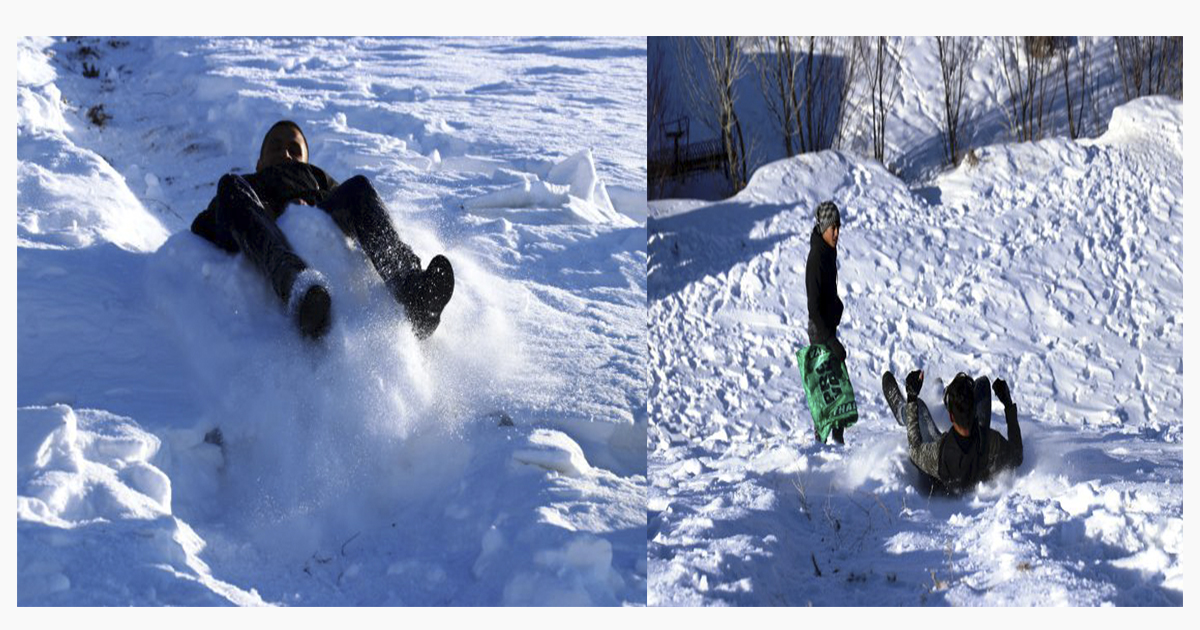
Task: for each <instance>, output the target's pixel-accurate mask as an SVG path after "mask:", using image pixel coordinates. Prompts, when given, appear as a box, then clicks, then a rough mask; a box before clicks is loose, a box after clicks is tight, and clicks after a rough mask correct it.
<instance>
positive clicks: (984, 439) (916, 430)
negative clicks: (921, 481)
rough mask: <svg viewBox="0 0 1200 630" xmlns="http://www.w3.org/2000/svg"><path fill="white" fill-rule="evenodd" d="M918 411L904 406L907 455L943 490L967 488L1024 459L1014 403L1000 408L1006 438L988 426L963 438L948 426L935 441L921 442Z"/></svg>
mask: <svg viewBox="0 0 1200 630" xmlns="http://www.w3.org/2000/svg"><path fill="white" fill-rule="evenodd" d="M919 413H920V410H919V405H916V404H912V403H910V404H907V405H905V406H904V423H905V426H906V427H907V429H908V454H909V458H911V459H912V462H913V464H915V465H916V467H917V468H919V469H920V470H921V472H924V473H925V474H927V475H929V476H930V477H932V478H933V479H934V480H935V481H936V482H937V483H938V484H939V485H940V486H941V487H942V488H943V489H944V490H947V491H949V492H953V493H958V492H963V491H967V490H970V489H971V488H973V487H975V485H976V484H978V483H979V482H981V481H986V480H987V479H989V478H990V477H991V476H992V475H995V474H996V473H998V472H1000V471H1002V470H1005V469H1007V468H1016V467H1017V466H1020V465H1021V462H1022V461H1023V460H1024V457H1025V455H1024V446H1023V445H1022V443H1021V426H1020V425H1019V424H1018V423H1017V406H1016V404H1012V405H1009V406H1007V407H1005V408H1004V419H1005V422H1006V423H1007V424H1008V439H1005V438H1004V436H1003V435H1000V432H999V431H997V430H995V429H988V430H987V432H986V433H985V434H981V432H980V431H973V432H972V433H971V436H970V437H967V438H964V437H962V436H960V435H958V433H956V432H955V431H954V429H953V428H951V429H950V430H949V431H946V432H945V433H943V434H942V435H941V437H940V438H938V439H937V441H935V442H922V441H921V429H920V427H919V425H918V422H919V418H918V414H919ZM926 413H928V411H926Z"/></svg>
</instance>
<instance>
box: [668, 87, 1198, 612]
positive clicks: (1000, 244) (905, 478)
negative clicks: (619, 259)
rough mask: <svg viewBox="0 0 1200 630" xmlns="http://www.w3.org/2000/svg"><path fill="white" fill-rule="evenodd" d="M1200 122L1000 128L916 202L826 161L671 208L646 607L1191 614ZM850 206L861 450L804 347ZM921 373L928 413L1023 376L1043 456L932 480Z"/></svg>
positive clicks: (1167, 119)
mask: <svg viewBox="0 0 1200 630" xmlns="http://www.w3.org/2000/svg"><path fill="white" fill-rule="evenodd" d="M1182 117H1183V106H1182V104H1181V103H1180V102H1178V101H1176V100H1173V99H1170V98H1166V97H1153V98H1145V99H1140V100H1137V101H1133V102H1131V103H1128V104H1126V105H1123V106H1121V107H1119V108H1117V109H1116V110H1115V111H1114V112H1113V114H1112V119H1111V122H1110V124H1109V125H1108V127H1107V132H1106V133H1105V134H1104V135H1103V136H1101V137H1099V138H1098V139H1096V140H1085V141H1079V142H1072V141H1068V140H1063V139H1047V140H1043V141H1039V142H1034V143H1024V144H995V145H990V146H987V147H985V148H982V149H980V150H979V151H978V154H979V158H980V162H979V164H978V165H976V166H969V165H967V164H964V165H963V166H961V167H959V168H958V169H956V170H953V171H951V172H948V173H945V174H943V175H941V176H939V177H938V178H936V179H935V180H933V181H932V183H931V184H927V185H926V186H925V187H924V188H922V189H920V190H918V191H913V190H910V189H909V188H908V187H906V185H905V184H904V182H902V181H901V180H900V179H898V178H897V177H895V176H893V175H892V174H890V173H889V172H888V171H887V170H885V169H884V168H882V167H881V166H880V165H879V164H878V163H876V162H873V161H870V160H866V159H863V158H859V157H855V156H852V155H850V154H847V153H840V152H822V153H816V154H809V155H804V156H800V157H796V158H793V159H790V160H782V161H777V162H773V163H771V164H768V165H766V166H765V167H763V168H761V169H759V170H758V171H757V172H756V173H755V174H754V176H753V178H752V181H751V182H750V184H749V186H748V187H747V188H746V189H745V190H744V191H742V192H741V193H740V194H738V195H736V196H735V197H733V198H730V199H728V200H725V201H719V202H699V201H688V200H672V201H664V202H653V203H652V204H651V217H652V218H651V219H650V220H649V224H648V231H649V271H648V280H649V299H650V331H651V332H650V368H649V372H650V392H649V406H650V416H651V424H650V430H649V449H650V453H649V454H648V460H649V470H650V473H649V475H650V490H649V528H650V530H649V533H648V536H649V540H650V543H649V545H650V550H649V554H650V583H649V595H648V598H649V604H650V605H783V604H790V605H803V604H809V603H811V604H816V605H872V606H874V605H921V604H926V605H930V604H951V605H995V604H1005V605H1014V604H1015V605H1059V604H1075V605H1101V604H1118V605H1125V604H1138V605H1142V604H1150V605H1180V604H1182V602H1183V590H1184V572H1183V271H1182V261H1183V119H1182ZM826 199H832V200H834V201H835V202H837V203H838V205H839V206H840V207H841V208H842V213H843V214H842V221H843V223H842V230H841V240H840V243H839V246H838V267H839V271H838V273H839V292H840V295H841V297H842V299H843V301H844V302H845V306H846V310H845V314H844V316H843V319H842V324H841V326H840V328H839V336H840V337H841V339H842V341H843V342H844V344H845V346H846V349H847V351H848V354H849V358H848V366H849V368H850V375H851V380H852V381H853V383H854V387H855V391H856V395H857V399H858V405H859V421H858V424H857V425H856V426H854V427H852V428H850V429H848V430H847V432H846V440H847V444H846V446H845V447H837V446H825V445H820V444H818V443H816V441H815V438H814V437H813V433H812V427H811V416H810V413H809V411H808V406H807V403H806V400H805V397H804V393H803V386H802V383H801V379H800V374H799V370H798V369H797V366H796V360H795V353H796V351H797V350H798V349H800V348H801V347H803V346H804V345H806V344H807V338H806V337H807V333H806V322H807V317H808V314H807V305H806V302H805V286H804V271H805V263H806V259H807V255H808V251H809V237H810V234H811V232H812V229H813V223H814V221H813V210H814V208H815V207H816V205H817V203H819V202H820V201H823V200H826ZM915 368H921V369H924V370H925V372H926V386H925V392H924V396H923V397H924V398H925V399H926V401H928V402H930V403H931V404H932V403H935V401H940V400H941V397H940V393H939V389H940V387H941V383H944V382H947V381H948V380H949V379H950V378H952V377H953V376H954V374H955V373H956V372H958V371H960V370H962V371H966V372H968V373H971V374H975V375H981V374H985V375H988V376H989V377H991V378H1004V379H1006V380H1007V381H1008V382H1009V384H1010V386H1011V389H1012V392H1013V399H1014V400H1015V402H1016V404H1017V406H1018V408H1019V415H1020V422H1021V427H1022V434H1023V437H1024V444H1025V461H1024V464H1023V465H1022V466H1021V467H1020V468H1019V469H1017V470H1016V471H1013V472H1007V473H1004V474H1002V475H1000V476H999V477H998V478H997V479H994V480H992V481H990V482H988V483H986V484H984V485H983V486H981V487H980V488H978V489H977V490H976V491H975V492H973V493H970V494H969V495H966V496H964V497H961V498H949V497H940V496H932V497H931V496H928V495H927V494H925V493H923V492H921V491H920V490H919V489H918V485H919V484H918V483H917V475H916V472H915V468H913V466H912V465H911V463H910V462H909V461H908V457H907V444H906V438H905V434H904V431H903V429H902V428H901V427H900V426H899V425H898V424H897V423H896V421H895V420H894V419H893V417H892V414H891V412H890V411H889V410H888V409H887V406H886V403H885V402H884V399H883V395H882V392H881V386H880V382H881V376H882V374H883V372H884V371H885V370H892V371H893V372H895V373H896V374H897V375H898V377H899V378H900V379H903V378H904V375H905V374H907V372H908V371H909V370H911V369H915ZM937 406H940V405H935V407H937ZM937 415H941V414H938V413H937V411H936V410H935V416H937ZM939 422H940V426H941V427H942V428H943V429H945V428H947V427H948V424H947V422H948V421H947V420H946V419H945V418H944V417H941V418H940V420H939ZM992 423H993V427H994V428H998V429H999V430H1000V431H1001V432H1002V433H1003V432H1004V421H1003V413H1002V410H1001V408H1000V405H999V404H998V403H994V408H993V420H992Z"/></svg>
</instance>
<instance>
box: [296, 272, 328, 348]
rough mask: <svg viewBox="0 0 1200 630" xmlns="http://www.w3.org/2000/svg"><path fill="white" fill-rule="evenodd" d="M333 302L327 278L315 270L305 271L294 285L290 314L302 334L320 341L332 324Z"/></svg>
mask: <svg viewBox="0 0 1200 630" xmlns="http://www.w3.org/2000/svg"><path fill="white" fill-rule="evenodd" d="M332 302H333V300H332V299H331V298H330V297H329V290H328V289H326V288H325V278H324V276H322V275H321V274H320V273H318V272H317V271H316V270H314V269H305V270H304V271H303V272H301V273H300V274H299V275H298V276H296V280H295V282H293V283H292V287H291V291H290V295H289V298H288V312H289V313H290V314H291V316H292V317H293V318H294V319H295V321H296V326H297V327H298V328H299V329H300V334H302V335H304V336H305V337H308V338H310V339H320V338H321V337H323V336H325V333H327V332H329V326H330V324H331V322H332V318H331V317H330V307H331V306H332Z"/></svg>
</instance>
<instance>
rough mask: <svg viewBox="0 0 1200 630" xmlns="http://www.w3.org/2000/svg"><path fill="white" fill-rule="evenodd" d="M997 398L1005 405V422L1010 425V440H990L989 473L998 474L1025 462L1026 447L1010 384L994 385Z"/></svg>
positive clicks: (993, 388) (998, 383) (996, 383)
mask: <svg viewBox="0 0 1200 630" xmlns="http://www.w3.org/2000/svg"><path fill="white" fill-rule="evenodd" d="M992 390H993V391H995V392H996V398H997V399H999V400H1000V402H1001V403H1002V404H1003V405H1004V421H1005V424H1007V425H1008V439H1003V438H1000V436H999V434H995V433H994V434H993V435H992V436H991V439H989V440H988V471H989V472H991V473H996V472H999V471H1001V470H1004V469H1005V468H1016V467H1017V466H1020V465H1021V463H1022V462H1023V461H1025V447H1024V444H1023V443H1022V442H1021V425H1020V423H1018V422H1017V405H1016V404H1015V403H1013V401H1012V394H1011V393H1010V392H1009V391H1008V383H1005V382H1004V380H1003V379H996V381H995V382H994V383H992Z"/></svg>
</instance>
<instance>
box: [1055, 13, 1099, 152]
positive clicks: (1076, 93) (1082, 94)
mask: <svg viewBox="0 0 1200 630" xmlns="http://www.w3.org/2000/svg"><path fill="white" fill-rule="evenodd" d="M1072 53H1074V54H1072ZM1058 65H1059V68H1060V69H1061V70H1062V78H1063V96H1064V97H1066V106H1067V132H1068V133H1070V134H1071V139H1072V140H1074V139H1075V138H1078V137H1080V136H1082V135H1084V134H1085V133H1087V131H1086V125H1087V122H1088V121H1087V116H1086V114H1087V112H1088V111H1089V109H1090V108H1091V106H1092V98H1093V95H1094V94H1095V82H1094V79H1093V78H1092V48H1091V42H1090V40H1089V38H1087V37H1079V38H1077V39H1076V42H1075V45H1074V46H1068V45H1066V42H1064V43H1063V45H1061V46H1059V47H1058Z"/></svg>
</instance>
